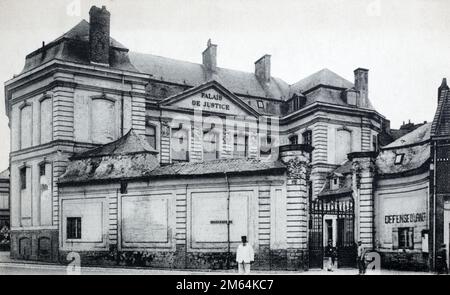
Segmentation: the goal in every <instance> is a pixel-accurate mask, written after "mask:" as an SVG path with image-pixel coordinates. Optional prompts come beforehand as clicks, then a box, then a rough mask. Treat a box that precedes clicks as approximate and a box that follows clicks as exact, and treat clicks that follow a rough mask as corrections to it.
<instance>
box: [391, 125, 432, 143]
mask: <svg viewBox="0 0 450 295" xmlns="http://www.w3.org/2000/svg"><path fill="white" fill-rule="evenodd" d="M430 130H431V123H425V124H423V125H422V126H420V127H418V128H417V129H415V130H413V131H411V132H409V133H407V134H405V135H403V136H402V137H400V138H398V139H396V140H394V141H393V142H391V143H390V144H388V145H386V146H384V147H382V148H383V149H386V148H393V147H401V146H405V145H411V144H417V143H421V142H424V141H427V140H429V139H430Z"/></svg>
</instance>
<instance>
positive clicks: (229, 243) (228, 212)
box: [224, 172, 231, 269]
mask: <svg viewBox="0 0 450 295" xmlns="http://www.w3.org/2000/svg"><path fill="white" fill-rule="evenodd" d="M224 176H225V181H226V183H227V244H228V249H227V269H230V259H231V242H230V182H229V180H228V175H227V173H226V172H224Z"/></svg>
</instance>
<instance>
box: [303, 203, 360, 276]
mask: <svg viewBox="0 0 450 295" xmlns="http://www.w3.org/2000/svg"><path fill="white" fill-rule="evenodd" d="M309 214H310V215H309V267H310V268H323V259H324V250H325V247H326V245H327V244H328V242H329V241H331V243H332V244H333V246H335V247H336V248H337V254H338V257H337V265H338V267H340V268H342V267H356V255H357V253H356V252H357V247H356V243H355V235H354V225H355V214H354V202H353V200H352V199H351V200H346V201H329V202H326V201H324V200H320V199H317V200H314V201H311V202H310V210H309Z"/></svg>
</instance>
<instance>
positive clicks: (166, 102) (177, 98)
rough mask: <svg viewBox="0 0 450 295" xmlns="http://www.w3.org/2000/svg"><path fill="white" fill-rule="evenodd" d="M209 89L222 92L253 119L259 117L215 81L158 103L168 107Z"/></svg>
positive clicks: (254, 111)
mask: <svg viewBox="0 0 450 295" xmlns="http://www.w3.org/2000/svg"><path fill="white" fill-rule="evenodd" d="M210 87H214V88H216V90H218V91H220V92H222V94H224V95H226V96H227V97H228V98H230V99H231V100H232V101H233V102H234V103H236V104H237V105H239V106H240V107H241V108H242V109H244V110H245V111H247V112H248V113H249V114H251V115H253V116H255V117H259V116H261V114H260V113H259V112H257V111H256V110H255V109H253V108H252V107H250V106H248V105H247V104H246V103H245V102H243V101H242V99H240V98H239V97H238V96H236V95H235V94H234V93H233V92H231V91H230V90H228V89H227V88H225V86H223V85H222V84H220V83H219V82H217V81H216V80H210V81H208V82H206V83H203V84H201V85H199V86H196V87H193V88H189V89H187V90H185V91H183V92H181V93H178V94H175V95H172V96H170V97H168V98H165V99H163V100H161V101H160V102H159V105H160V106H168V105H171V104H173V103H176V102H178V101H181V100H183V99H185V98H187V97H189V96H191V95H193V94H196V93H199V92H201V91H202V90H206V89H208V88H210Z"/></svg>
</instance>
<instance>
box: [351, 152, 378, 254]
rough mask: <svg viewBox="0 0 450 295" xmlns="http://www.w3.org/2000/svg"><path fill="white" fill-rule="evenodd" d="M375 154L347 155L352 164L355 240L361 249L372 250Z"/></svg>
mask: <svg viewBox="0 0 450 295" xmlns="http://www.w3.org/2000/svg"><path fill="white" fill-rule="evenodd" d="M376 156H377V153H376V152H355V153H350V154H349V156H348V157H349V159H350V160H351V161H352V162H353V198H354V200H355V240H356V241H361V242H362V245H363V247H365V248H367V249H373V248H374V241H375V239H374V237H375V207H374V186H375V175H376V169H375V158H376Z"/></svg>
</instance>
